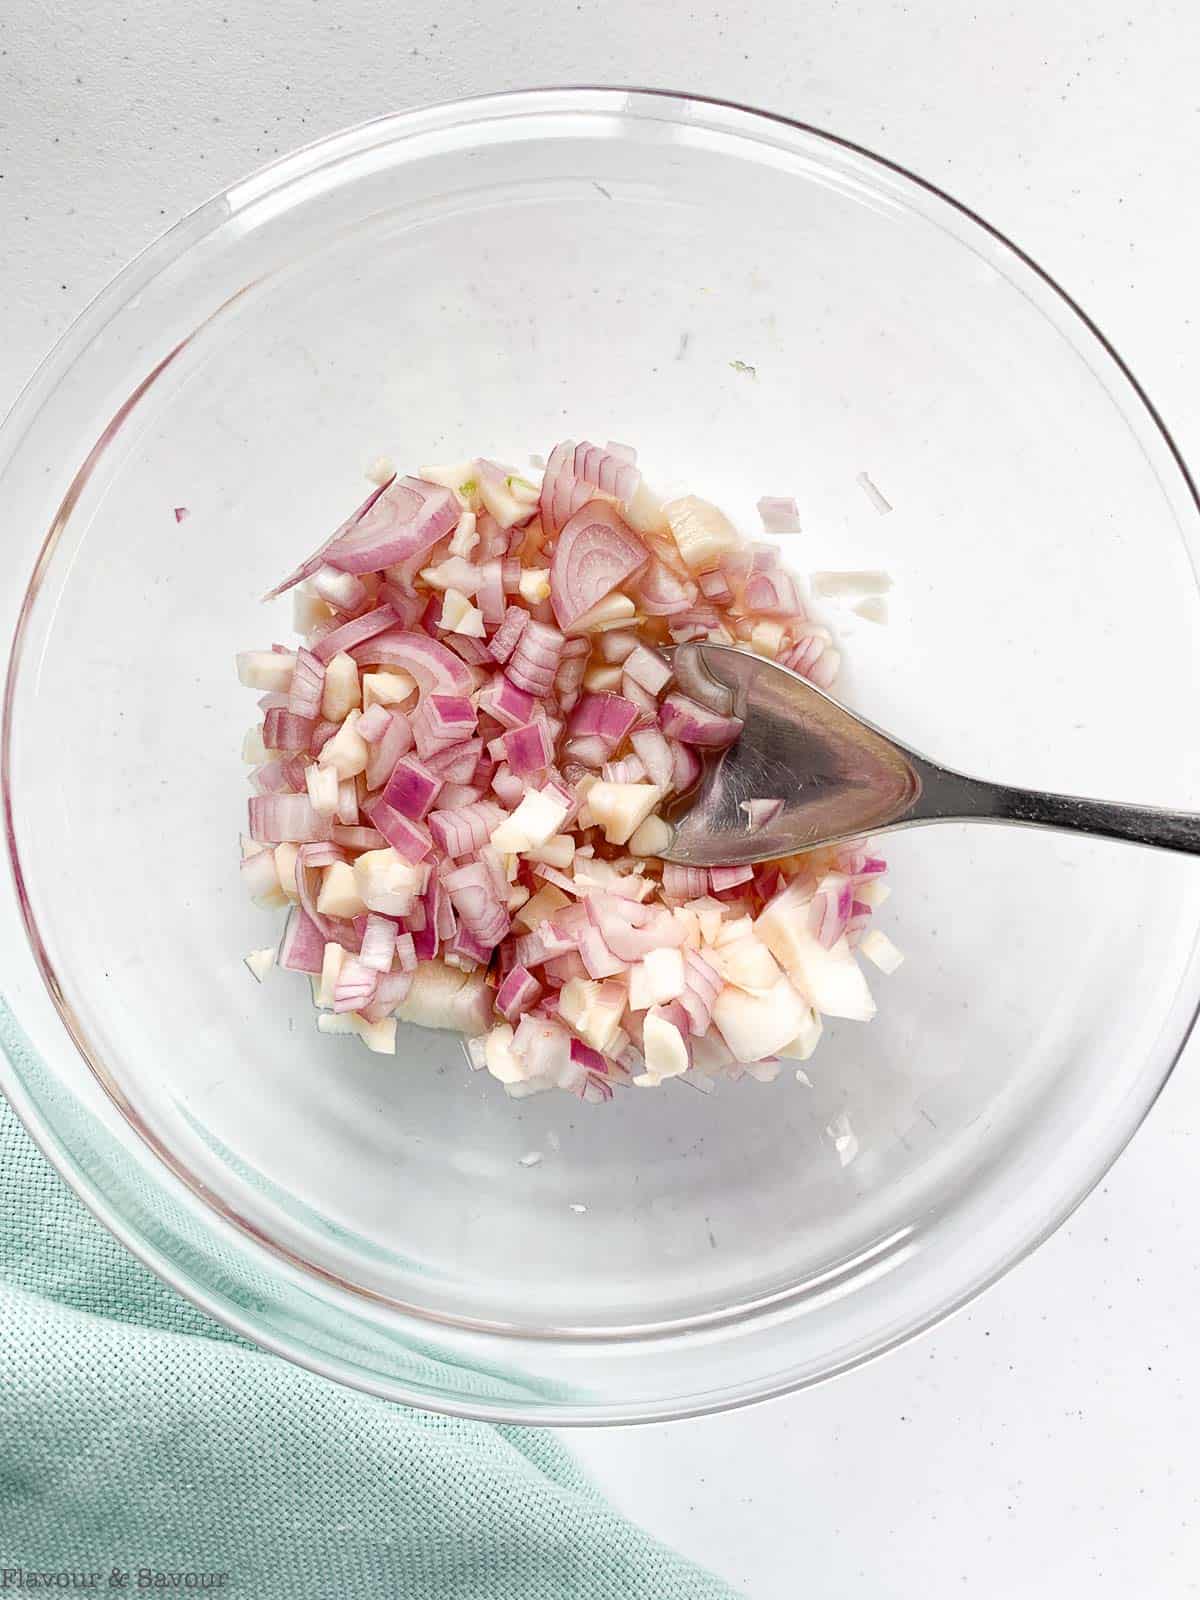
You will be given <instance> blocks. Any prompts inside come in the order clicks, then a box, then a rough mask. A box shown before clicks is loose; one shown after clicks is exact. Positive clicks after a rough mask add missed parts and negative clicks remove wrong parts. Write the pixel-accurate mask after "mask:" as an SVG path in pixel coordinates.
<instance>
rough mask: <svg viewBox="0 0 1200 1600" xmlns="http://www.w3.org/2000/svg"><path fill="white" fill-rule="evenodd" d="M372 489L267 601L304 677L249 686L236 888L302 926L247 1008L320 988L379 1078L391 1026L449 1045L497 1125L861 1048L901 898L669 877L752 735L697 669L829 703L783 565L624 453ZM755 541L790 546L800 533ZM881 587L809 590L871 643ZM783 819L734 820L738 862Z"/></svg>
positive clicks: (893, 958) (828, 659)
mask: <svg viewBox="0 0 1200 1600" xmlns="http://www.w3.org/2000/svg"><path fill="white" fill-rule="evenodd" d="M537 459H540V458H537ZM371 475H372V476H373V477H374V479H375V482H376V484H377V487H376V488H375V489H374V490H373V492H372V493H371V494H370V495H369V496H368V497H367V499H366V501H364V502H363V504H362V505H360V506H359V508H358V509H357V510H356V511H355V512H353V513H352V514H351V516H350V517H349V518H348V519H347V520H346V521H345V522H344V523H343V524H342V525H341V526H340V527H339V528H338V529H336V530H335V532H334V534H333V535H332V536H331V537H330V538H329V539H327V540H326V542H325V543H324V544H323V545H322V546H321V547H320V548H319V549H318V550H317V551H316V552H315V553H314V554H313V555H312V556H311V557H309V559H308V560H307V561H305V562H304V563H303V564H302V565H301V566H300V567H299V568H298V569H297V570H296V572H294V573H293V574H292V575H291V576H290V577H288V578H286V579H285V580H284V581H283V583H281V584H280V585H279V586H278V587H277V589H275V590H273V591H272V593H273V594H281V593H283V592H284V591H285V590H287V589H289V588H296V594H297V595H298V596H299V601H298V603H297V608H296V617H297V619H298V623H299V625H300V627H301V629H302V630H303V633H304V637H303V640H302V642H301V644H300V645H299V647H298V648H297V649H296V650H291V649H287V648H285V647H283V646H282V645H276V646H274V647H272V648H271V649H267V650H258V651H248V652H244V653H243V654H242V655H240V656H239V657H238V675H239V677H240V679H241V681H242V682H243V683H244V684H246V685H247V686H248V687H250V688H252V689H254V690H255V691H256V692H257V693H258V694H259V695H261V700H260V706H259V709H260V712H261V717H262V721H261V724H260V725H259V727H257V728H255V729H252V730H251V733H250V734H249V735H248V736H247V738H246V741H245V746H244V754H245V756H246V758H247V760H248V762H249V763H250V765H251V767H252V771H251V774H250V778H251V785H252V788H253V789H254V791H255V792H254V793H253V795H252V796H251V799H250V802H249V830H248V836H247V837H246V838H245V839H244V842H243V857H244V859H243V860H242V863H241V875H242V878H243V880H244V882H245V884H246V888H247V891H248V893H249V894H250V896H251V898H252V899H253V900H254V902H255V903H256V904H257V905H258V906H260V907H263V908H265V909H268V910H270V909H274V908H279V909H284V908H287V910H288V922H287V927H286V931H285V933H284V936H283V940H282V944H281V945H280V947H279V951H278V957H276V952H275V949H274V947H267V948H265V949H262V950H256V951H254V952H252V954H251V955H250V956H248V957H247V958H246V962H247V966H248V967H249V968H250V970H251V972H252V973H253V974H254V976H255V977H256V978H259V979H260V980H261V978H262V977H263V976H264V975H265V973H266V972H267V971H268V970H269V968H270V967H271V966H272V965H273V964H274V963H275V961H276V959H277V960H278V964H279V965H280V966H281V967H283V968H284V969H286V970H288V971H298V972H303V973H306V974H308V975H309V976H310V977H311V978H312V979H313V983H314V993H315V996H316V1002H317V1005H318V1007H319V1008H320V1012H321V1015H320V1017H319V1019H318V1020H319V1026H320V1028H321V1030H322V1031H323V1032H328V1033H353V1034H354V1035H356V1036H357V1037H358V1038H359V1039H361V1041H362V1042H363V1043H364V1044H365V1045H366V1046H367V1047H368V1048H369V1049H372V1050H376V1051H383V1052H392V1051H394V1050H395V1048H396V1028H397V1023H398V1022H412V1023H415V1024H418V1025H420V1026H424V1027H447V1028H453V1029H457V1030H458V1031H460V1032H461V1033H463V1034H464V1035H466V1036H467V1037H468V1039H469V1040H470V1059H471V1064H472V1066H474V1067H475V1068H477V1069H480V1070H486V1071H487V1072H488V1074H489V1075H490V1076H492V1077H494V1078H496V1079H497V1080H498V1081H499V1082H500V1083H501V1084H502V1085H503V1087H504V1090H505V1092H506V1093H507V1094H509V1095H510V1096H512V1097H514V1098H520V1097H523V1096H525V1095H528V1094H533V1093H538V1092H541V1091H542V1090H546V1089H553V1088H558V1089H563V1090H566V1091H568V1092H569V1093H572V1094H574V1095H576V1096H578V1097H579V1098H580V1099H582V1100H585V1101H588V1102H589V1103H593V1102H595V1103H600V1102H603V1101H605V1100H608V1099H611V1098H612V1096H613V1094H614V1092H619V1091H620V1090H621V1089H624V1088H626V1087H628V1086H629V1085H631V1084H632V1085H636V1086H638V1087H640V1088H654V1087H658V1086H660V1085H663V1084H666V1083H669V1081H670V1080H671V1079H672V1078H676V1077H677V1078H680V1079H681V1080H682V1081H683V1082H685V1083H687V1084H688V1085H689V1086H693V1087H696V1088H700V1089H702V1090H703V1091H704V1092H708V1091H709V1090H710V1089H711V1087H712V1084H713V1082H714V1081H715V1079H717V1078H719V1077H726V1078H729V1079H738V1078H741V1077H743V1076H746V1077H750V1078H755V1079H758V1080H760V1081H762V1082H770V1081H772V1080H773V1079H775V1078H776V1077H778V1075H779V1072H780V1061H781V1060H784V1061H787V1060H800V1061H803V1060H806V1059H807V1058H808V1056H809V1055H811V1053H812V1051H813V1050H814V1049H815V1048H816V1046H817V1043H818V1041H819V1039H820V1036H821V1027H822V1017H823V1016H834V1017H843V1018H851V1019H857V1020H867V1019H868V1018H869V1017H870V1016H871V1015H872V1014H873V1012H874V1009H875V1004H874V1000H873V999H872V997H871V994H870V991H869V989H868V988H867V984H866V980H865V978H864V976H863V972H862V970H861V968H860V966H859V964H858V957H859V955H862V956H865V957H866V958H867V960H868V961H870V962H872V963H873V964H874V965H875V966H876V967H877V968H878V969H879V970H880V971H882V972H885V973H890V972H894V971H895V970H896V968H897V967H898V966H899V964H900V962H901V960H902V957H901V955H900V952H899V951H898V950H897V949H896V947H895V945H894V944H892V942H891V940H889V939H888V938H887V937H886V935H885V934H884V933H882V932H881V931H880V930H879V929H878V928H876V927H875V926H874V925H873V924H874V921H875V920H876V919H875V912H876V911H877V909H878V908H879V907H880V906H881V905H882V904H883V902H884V900H885V898H886V894H887V890H886V887H885V886H884V885H883V884H882V883H881V882H880V874H881V873H882V872H883V870H884V863H883V862H882V860H881V859H880V858H878V857H876V856H873V855H871V854H870V853H869V851H868V849H867V847H866V846H865V845H863V844H849V845H842V846H840V847H838V848H837V849H830V850H820V851H810V852H808V853H806V854H802V855H796V856H788V857H785V858H784V859H782V860H780V861H777V862H771V863H765V864H760V865H757V866H754V867H750V866H727V867H721V866H717V867H712V868H709V869H699V868H694V867H687V866H681V865H678V864H676V863H673V862H667V861H664V860H663V859H662V855H661V853H662V852H663V851H664V850H666V849H669V847H670V841H671V838H672V828H671V824H670V823H669V822H668V821H667V820H666V819H665V818H664V817H662V816H660V814H659V811H660V807H662V806H663V805H664V803H665V802H666V801H667V800H668V798H672V799H673V798H674V797H676V796H679V795H683V796H686V795H687V793H688V791H689V790H690V789H691V788H692V787H693V786H694V785H695V784H696V782H697V781H698V779H699V777H700V775H701V773H702V771H703V770H704V763H705V762H706V761H709V760H716V759H719V757H720V752H721V751H723V750H724V749H726V748H727V747H728V746H729V745H731V744H732V743H734V742H735V741H736V740H737V738H738V736H739V734H740V732H741V729H742V723H741V720H740V719H739V718H738V717H737V716H736V715H734V714H733V706H732V696H731V694H730V691H729V690H727V689H726V688H724V687H723V686H722V685H719V684H717V683H716V682H715V681H713V680H711V679H710V678H709V677H708V675H707V674H706V673H704V672H703V671H702V670H701V668H700V665H699V657H698V652H695V651H692V650H689V649H688V645H689V643H690V641H693V640H700V641H703V640H711V641H714V642H717V643H721V644H726V645H734V646H738V647H741V648H746V649H752V650H754V651H757V652H758V653H759V654H760V655H765V656H768V657H770V658H773V659H774V660H776V661H778V662H779V663H780V664H782V665H783V666H785V667H788V668H789V669H791V670H792V671H795V672H798V673H800V674H802V675H803V676H805V677H807V678H808V679H809V680H810V681H811V682H812V683H814V684H815V685H816V686H817V687H818V688H828V687H829V685H830V684H831V683H832V681H833V678H834V676H835V674H836V672H837V668H838V663H839V653H838V650H837V649H836V647H835V646H834V642H833V638H832V636H831V634H830V633H829V631H828V629H826V628H825V627H823V626H822V625H821V624H819V623H816V622H814V621H812V620H811V619H810V618H809V617H808V616H807V615H806V614H805V611H804V608H803V605H802V603H801V601H800V597H799V592H798V589H797V586H796V583H795V580H794V579H793V578H792V577H791V576H790V575H789V574H788V573H787V572H786V571H785V570H784V569H783V568H782V566H781V565H780V562H779V557H778V552H777V551H776V549H775V548H774V547H773V546H771V545H768V544H761V543H760V544H747V543H746V542H744V541H743V539H742V538H741V536H740V534H739V533H738V531H737V529H736V528H735V527H734V525H733V523H732V522H730V520H729V519H728V518H727V517H726V516H725V515H724V513H723V512H721V511H720V510H719V509H718V508H717V507H716V506H714V505H712V504H711V503H709V502H708V501H705V500H701V499H698V498H697V497H695V496H685V497H683V498H682V499H675V500H672V501H671V502H669V503H668V504H666V505H663V504H662V502H661V501H660V500H659V499H658V497H657V496H656V495H655V494H654V493H653V492H652V491H651V489H650V488H649V486H648V485H647V483H646V481H645V480H644V478H643V476H642V473H641V471H640V469H639V468H638V466H637V462H636V455H635V453H634V451H633V450H632V449H631V448H630V447H628V446H625V445H616V444H610V445H609V446H608V447H607V448H601V447H600V446H598V445H594V444H589V443H587V442H586V441H585V442H584V443H582V444H576V443H575V442H574V441H565V442H563V443H561V444H559V445H556V446H555V448H554V449H553V450H552V451H551V452H550V454H549V456H548V457H547V458H546V466H545V471H544V473H543V476H542V482H541V485H540V487H539V486H538V485H537V484H536V483H533V482H530V481H529V480H527V479H526V478H525V477H524V476H522V475H521V474H520V473H518V472H516V471H514V470H513V469H512V468H510V467H504V466H502V465H500V463H498V462H496V461H493V460H491V459H490V458H488V457H478V458H476V459H475V460H473V461H470V462H463V463H460V464H458V465H455V466H450V467H424V468H422V469H420V473H419V475H418V476H417V477H398V476H397V475H396V473H395V469H394V468H393V467H392V466H391V464H390V463H379V464H377V466H376V467H375V468H372V474H371ZM860 481H861V478H860ZM864 487H866V485H864ZM873 487H874V486H873V485H872V486H871V488H872V489H873ZM875 493H876V494H877V493H878V491H875ZM880 498H882V497H880ZM885 504H886V502H885ZM758 509H759V514H760V517H761V518H762V522H763V526H764V528H765V529H766V530H767V531H768V532H769V533H793V532H797V531H799V519H798V514H797V508H796V503H795V501H794V500H790V499H789V500H784V499H778V498H773V497H766V498H764V499H762V500H760V501H759V507H758ZM880 509H882V507H880ZM297 585H300V586H301V587H296V586H297ZM889 587H890V579H888V578H887V576H886V575H885V574H882V573H873V572H859V573H818V574H816V575H815V577H814V579H813V588H814V592H816V593H818V594H824V595H833V596H838V597H842V598H847V599H849V600H851V601H853V602H855V609H856V610H857V612H858V613H859V615H860V616H863V617H866V618H868V619H869V620H883V617H884V615H885V601H884V600H883V595H884V594H885V593H886V591H887V589H888V588H889ZM670 646H675V647H676V648H675V650H674V653H673V655H672V654H671V653H670V651H669V649H668V650H664V647H670ZM785 804H786V801H785V799H784V798H783V797H772V796H770V795H764V796H762V797H754V798H750V799H746V800H743V801H741V802H740V806H741V810H742V812H743V813H744V815H745V819H746V828H747V829H749V830H754V829H759V828H766V827H767V826H768V825H769V824H770V823H771V822H772V821H774V820H775V818H776V817H778V816H779V815H780V813H781V812H782V811H783V809H784V806H785ZM798 1076H799V1077H800V1078H801V1080H802V1081H806V1080H804V1079H803V1074H798ZM837 1137H838V1139H839V1140H844V1139H845V1137H846V1136H845V1135H842V1134H839V1135H838V1136H837ZM838 1148H839V1154H843V1155H844V1151H843V1147H842V1144H841V1143H839V1145H838ZM846 1148H847V1149H848V1148H849V1145H848V1144H847V1145H846Z"/></svg>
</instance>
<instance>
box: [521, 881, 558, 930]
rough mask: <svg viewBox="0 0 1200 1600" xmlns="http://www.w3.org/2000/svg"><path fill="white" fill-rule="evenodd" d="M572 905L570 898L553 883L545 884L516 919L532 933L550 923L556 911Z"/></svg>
mask: <svg viewBox="0 0 1200 1600" xmlns="http://www.w3.org/2000/svg"><path fill="white" fill-rule="evenodd" d="M570 904H571V901H570V897H569V896H567V895H565V894H564V893H563V892H562V890H561V889H559V888H556V887H555V885H554V884H552V883H544V884H543V885H542V887H541V888H540V889H539V890H538V892H537V893H536V894H535V895H534V896H533V898H532V899H530V900H527V901H526V902H525V904H524V905H523V906H522V907H521V909H520V910H519V911H518V912H517V914H516V916H515V917H514V919H513V920H514V921H515V922H520V923H523V924H524V926H525V927H526V928H528V929H530V931H532V930H533V929H534V928H536V927H539V926H540V925H541V924H542V923H543V922H548V921H549V920H550V918H551V917H552V916H553V915H554V913H555V912H556V911H561V910H562V908H563V907H564V906H569V905H570Z"/></svg>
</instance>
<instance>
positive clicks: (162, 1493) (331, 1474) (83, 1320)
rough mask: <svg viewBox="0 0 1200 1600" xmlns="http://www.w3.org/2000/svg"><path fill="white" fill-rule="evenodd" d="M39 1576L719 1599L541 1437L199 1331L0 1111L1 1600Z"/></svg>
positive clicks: (208, 1326)
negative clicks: (371, 1388)
mask: <svg viewBox="0 0 1200 1600" xmlns="http://www.w3.org/2000/svg"><path fill="white" fill-rule="evenodd" d="M43 1574H44V1575H46V1576H47V1577H48V1578H49V1579H50V1580H51V1581H50V1585H49V1586H51V1587H54V1588H55V1589H56V1591H57V1592H59V1593H62V1592H71V1591H72V1590H74V1589H76V1588H81V1587H82V1588H87V1587H94V1588H96V1589H104V1590H107V1591H113V1590H118V1589H121V1588H125V1589H127V1590H128V1591H129V1592H131V1593H132V1592H144V1593H152V1592H158V1593H161V1592H164V1591H168V1592H169V1591H171V1590H177V1591H179V1592H196V1591H197V1590H199V1589H200V1588H202V1587H204V1588H208V1589H210V1590H215V1589H220V1590H222V1591H223V1592H225V1593H228V1594H231V1595H234V1596H236V1595H239V1594H244V1595H247V1596H250V1595H253V1596H255V1597H256V1600H275V1597H276V1596H278V1597H279V1600H307V1597H309V1596H315V1597H318V1600H323V1597H326V1596H328V1597H330V1600H333V1597H334V1596H337V1597H338V1600H345V1597H347V1596H349V1597H352V1600H355V1597H358V1596H375V1595H379V1596H389V1597H392V1596H394V1597H399V1600H409V1597H413V1600H434V1597H436V1600H535V1597H536V1600H574V1597H578V1600H609V1597H611V1600H642V1597H645V1600H730V1597H731V1596H732V1595H733V1593H734V1592H733V1591H732V1590H731V1589H729V1588H728V1587H727V1586H726V1585H725V1584H724V1583H722V1582H720V1581H719V1580H718V1579H716V1578H714V1577H712V1576H711V1575H709V1574H707V1573H704V1572H702V1571H700V1570H699V1569H697V1568H696V1567H694V1566H692V1565H691V1564H689V1563H688V1562H686V1561H684V1560H683V1559H682V1558H681V1557H679V1556H677V1555H674V1554H673V1553H672V1552H670V1551H669V1550H666V1549H665V1548H664V1547H663V1546H662V1545H660V1544H658V1543H657V1542H656V1541H655V1540H653V1539H651V1538H650V1536H649V1535H648V1534H646V1533H645V1532H643V1531H642V1530H641V1529H639V1528H637V1527H635V1526H634V1525H632V1524H631V1523H629V1522H628V1521H626V1520H625V1519H624V1518H622V1517H621V1516H619V1515H618V1514H617V1513H616V1512H615V1511H613V1510H612V1508H611V1507H609V1506H608V1505H607V1504H606V1503H605V1501H604V1500H603V1499H602V1498H601V1496H600V1495H599V1494H598V1492H597V1491H596V1490H595V1489H594V1488H593V1487H592V1486H591V1485H590V1484H589V1483H588V1482H587V1480H586V1479H585V1478H584V1476H583V1474H582V1473H581V1472H580V1471H579V1469H578V1467H577V1466H576V1465H575V1463H574V1462H573V1460H572V1459H571V1457H570V1456H569V1455H568V1454H567V1452H566V1451H565V1450H564V1449H563V1448H562V1447H561V1446H560V1445H559V1444H558V1443H557V1442H556V1441H555V1440H554V1438H553V1437H551V1436H550V1435H549V1434H547V1433H545V1432H542V1431H540V1430H537V1429H532V1428H509V1427H491V1426H488V1425H485V1424H482V1423H472V1422H460V1421H455V1420H452V1419H449V1418H444V1417H438V1416H433V1415H430V1414H427V1413H425V1412H420V1411H413V1410H409V1409H407V1408H405V1407H403V1406H398V1405H393V1404H389V1403H388V1402H386V1401H383V1400H376V1399H373V1398H371V1397H370V1396H367V1395H363V1394H359V1393H356V1392H354V1391H352V1390H349V1389H344V1388H341V1387H340V1386H338V1385H336V1384H332V1383H329V1382H328V1381H327V1380H325V1379H322V1378H318V1377H315V1376H314V1375H312V1374H311V1373H308V1372H305V1371H302V1370H301V1369H300V1368H298V1367H294V1366H291V1365H290V1364H289V1363H287V1362H284V1361H281V1360H280V1359H278V1358H277V1357H275V1356H272V1355H269V1354H267V1353H266V1352H264V1351H261V1350H258V1349H255V1348H254V1347H253V1346H251V1345H249V1344H247V1343H246V1342H245V1341H244V1340H242V1339H240V1338H238V1337H237V1336H236V1335H234V1334H232V1333H229V1332H228V1331H227V1330H226V1329H224V1328H222V1327H220V1326H219V1325H218V1324H216V1323H214V1322H213V1321H211V1320H210V1319H209V1318H208V1317H206V1316H205V1315H204V1314H203V1313H202V1312H200V1311H198V1310H196V1309H195V1308H194V1307H193V1306H191V1305H190V1304H189V1303H188V1302H187V1301H185V1300H183V1299H181V1298H180V1297H179V1296H178V1295H176V1294H175V1293H174V1292H173V1291H172V1290H171V1289H169V1288H168V1287H167V1286H166V1285H165V1284H163V1283H161V1282H160V1281H159V1280H158V1279H157V1278H156V1277H155V1276H154V1275H153V1274H152V1273H150V1272H149V1271H147V1270H146V1268H144V1267H143V1266H142V1265H141V1264H140V1263H139V1262H138V1261H136V1260H135V1259H134V1257H133V1256H131V1255H130V1254H129V1253H128V1252H127V1251H126V1250H125V1249H124V1247H123V1246H122V1245H120V1244H118V1243H117V1241H116V1240H115V1239H114V1238H113V1237H112V1236H111V1235H110V1234H109V1233H108V1232H107V1231H106V1230H105V1229H104V1228H102V1227H101V1226H100V1224H99V1223H98V1222H96V1221H95V1219H94V1218H93V1217H92V1216H91V1215H90V1213H89V1212H87V1210H86V1209H85V1208H84V1207H83V1206H82V1205H81V1204H80V1202H79V1201H78V1200H77V1199H76V1198H75V1196H74V1195H73V1194H72V1193H71V1192H70V1190H69V1189H68V1188H67V1187H66V1185H65V1184H64V1183H63V1182H62V1181H61V1180H60V1179H59V1177H58V1175H57V1174H56V1173H55V1172H54V1171H53V1169H52V1168H51V1167H50V1166H49V1165H48V1164H47V1162H46V1161H45V1160H44V1158H43V1157H42V1155H41V1153H40V1152H39V1151H38V1149H37V1148H36V1146H35V1145H34V1144H33V1143H32V1141H31V1140H30V1139H29V1138H28V1136H27V1135H26V1133H25V1131H24V1129H23V1128H22V1127H21V1124H20V1122H19V1121H18V1119H17V1117H16V1116H15V1115H14V1113H13V1112H12V1110H11V1108H10V1107H9V1106H8V1104H7V1102H5V1101H4V1100H3V1099H2V1098H0V1590H2V1589H4V1588H7V1589H10V1590H12V1591H13V1592H14V1593H15V1592H19V1591H21V1590H29V1589H40V1588H42V1587H43V1585H42V1584H41V1583H39V1582H38V1579H39V1577H40V1576H41V1575H43ZM222 1574H223V1575H224V1577H223V1578H222V1577H221V1575H222ZM92 1575H95V1583H94V1584H92V1583H90V1581H89V1580H90V1579H91V1578H92ZM156 1579H158V1580H160V1581H156ZM173 1580H174V1581H173Z"/></svg>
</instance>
